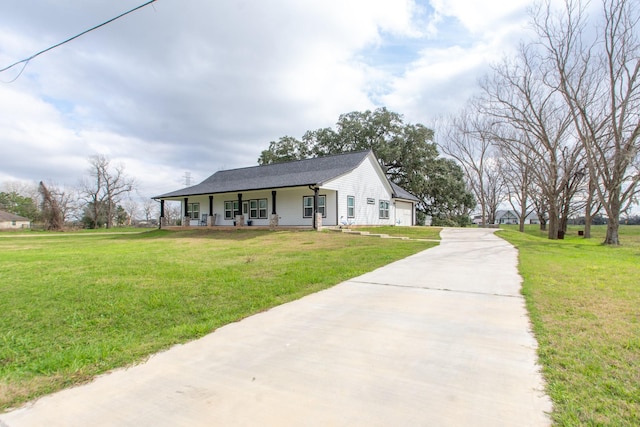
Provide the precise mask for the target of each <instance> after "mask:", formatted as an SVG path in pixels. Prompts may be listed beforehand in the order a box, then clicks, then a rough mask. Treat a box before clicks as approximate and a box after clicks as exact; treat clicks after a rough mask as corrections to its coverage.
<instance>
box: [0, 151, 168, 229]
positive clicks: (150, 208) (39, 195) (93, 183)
mask: <svg viewBox="0 0 640 427" xmlns="http://www.w3.org/2000/svg"><path fill="white" fill-rule="evenodd" d="M88 163H89V167H88V169H87V175H86V176H85V177H83V178H82V179H81V180H80V183H79V184H78V185H77V186H75V187H62V186H59V185H56V184H54V183H45V182H42V181H41V182H40V183H39V184H37V185H36V184H31V183H23V182H4V183H0V190H1V191H0V210H4V211H6V212H10V213H13V214H16V215H20V216H23V217H25V218H29V219H30V220H31V221H32V223H34V224H36V225H38V224H39V225H41V226H42V227H43V228H44V229H47V230H62V229H64V228H65V227H71V226H73V227H83V228H112V227H114V226H123V225H133V223H134V222H145V223H146V224H151V223H152V222H153V221H155V220H156V216H157V206H156V203H155V202H154V201H153V200H150V199H147V198H138V200H137V201H136V199H134V198H133V197H132V196H133V195H134V194H135V191H136V182H135V180H134V179H133V178H131V177H129V176H128V175H127V174H126V172H125V168H124V166H122V165H115V166H114V165H112V164H111V162H110V160H109V159H108V158H107V157H105V156H102V155H97V156H92V157H90V158H89V160H88Z"/></svg>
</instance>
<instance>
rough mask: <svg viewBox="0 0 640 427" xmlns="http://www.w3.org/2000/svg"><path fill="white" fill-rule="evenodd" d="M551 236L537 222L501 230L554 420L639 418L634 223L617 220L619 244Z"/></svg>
mask: <svg viewBox="0 0 640 427" xmlns="http://www.w3.org/2000/svg"><path fill="white" fill-rule="evenodd" d="M579 229H580V228H578V227H572V228H570V229H569V230H568V232H567V236H566V238H565V240H557V241H550V240H547V239H546V235H545V234H544V233H541V232H540V231H539V230H538V226H531V227H529V228H527V230H526V232H525V233H524V234H523V233H518V232H517V231H516V229H515V228H509V229H507V230H503V231H500V232H499V233H498V235H499V236H502V237H503V238H505V239H506V240H508V241H509V242H511V243H513V244H514V245H515V246H517V248H518V250H519V254H520V255H519V257H520V266H519V268H520V273H521V275H522V276H523V278H524V283H523V294H524V296H525V298H526V301H527V307H528V309H529V312H530V314H531V319H532V322H533V328H534V332H535V335H536V337H537V339H538V342H539V344H540V347H539V349H538V354H539V357H540V363H541V364H542V365H543V372H544V376H545V378H546V381H547V387H548V393H549V395H550V396H551V398H552V400H553V402H554V413H553V414H552V417H553V420H554V422H555V424H556V425H560V426H577V425H580V426H582V425H586V426H596V425H597V426H600V425H611V426H632V425H634V426H637V425H640V227H638V226H621V228H620V240H621V242H622V244H623V246H621V247H605V246H602V245H601V244H600V243H601V242H602V241H603V240H604V235H605V231H606V230H605V228H604V226H602V227H600V226H598V227H594V228H593V230H592V235H593V236H594V237H593V238H592V239H584V238H581V237H578V230H579Z"/></svg>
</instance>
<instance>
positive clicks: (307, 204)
mask: <svg viewBox="0 0 640 427" xmlns="http://www.w3.org/2000/svg"><path fill="white" fill-rule="evenodd" d="M326 201H327V196H318V212H319V213H321V214H322V217H323V218H326V217H327V212H326V209H325V206H326ZM302 217H303V218H311V217H313V196H304V197H303V198H302Z"/></svg>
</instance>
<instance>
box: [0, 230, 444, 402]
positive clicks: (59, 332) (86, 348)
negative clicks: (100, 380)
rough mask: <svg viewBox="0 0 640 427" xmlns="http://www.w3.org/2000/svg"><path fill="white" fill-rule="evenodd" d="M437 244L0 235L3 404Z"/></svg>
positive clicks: (275, 237)
mask: <svg viewBox="0 0 640 427" xmlns="http://www.w3.org/2000/svg"><path fill="white" fill-rule="evenodd" d="M114 231H118V230H114ZM434 245H435V243H430V242H418V241H403V240H386V239H371V238H365V237H358V236H350V235H345V234H341V233H333V232H322V233H317V232H311V231H299V232H286V231H282V232H269V231H257V230H256V231H254V230H238V231H236V230H233V231H210V230H188V231H164V230H163V231H160V230H154V231H148V232H143V233H133V234H132V233H129V234H106V233H45V232H38V233H20V234H13V233H5V234H1V235H0V410H6V409H8V408H10V407H14V406H16V405H19V404H20V403H23V402H25V401H27V400H30V399H33V398H36V397H38V396H41V395H43V394H47V393H51V392H53V391H56V390H59V389H61V388H63V387H67V386H70V385H74V384H78V383H82V382H85V381H87V380H89V379H91V378H92V377H94V376H95V375H98V374H100V373H104V372H106V371H108V370H110V369H113V368H116V367H120V366H126V365H128V364H131V363H136V362H140V361H141V360H144V358H145V357H146V356H148V355H150V354H152V353H154V352H157V351H159V350H162V349H166V348H168V347H170V346H171V345H174V344H176V343H182V342H186V341H189V340H192V339H195V338H198V337H201V336H203V335H205V334H207V333H209V332H211V331H213V330H215V329H216V328H218V327H220V326H222V325H224V324H227V323H230V322H234V321H237V320H239V319H242V318H244V317H246V316H249V315H251V314H254V313H257V312H260V311H263V310H266V309H269V308H270V307H273V306H276V305H279V304H282V303H284V302H287V301H291V300H294V299H297V298H300V297H302V296H304V295H307V294H310V293H313V292H316V291H319V290H321V289H325V288H328V287H330V286H332V285H335V284H337V283H339V282H341V281H344V280H346V279H349V278H352V277H355V276H358V275H360V274H363V273H365V272H368V271H371V270H373V269H375V268H377V267H379V266H382V265H385V264H388V263H390V262H392V261H395V260H398V259H401V258H404V257H406V256H408V255H411V254H413V253H416V252H418V251H421V250H424V249H427V248H429V247H431V246H434Z"/></svg>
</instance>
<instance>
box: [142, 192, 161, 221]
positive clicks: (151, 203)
mask: <svg viewBox="0 0 640 427" xmlns="http://www.w3.org/2000/svg"><path fill="white" fill-rule="evenodd" d="M157 211H158V202H156V201H155V200H152V199H147V198H145V199H143V200H142V214H143V215H144V220H145V222H146V223H147V224H150V223H151V219H152V218H153V217H154V216H155V215H156V213H157Z"/></svg>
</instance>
